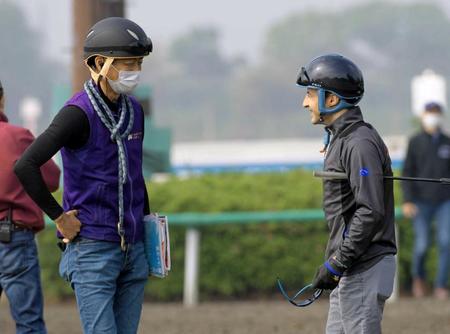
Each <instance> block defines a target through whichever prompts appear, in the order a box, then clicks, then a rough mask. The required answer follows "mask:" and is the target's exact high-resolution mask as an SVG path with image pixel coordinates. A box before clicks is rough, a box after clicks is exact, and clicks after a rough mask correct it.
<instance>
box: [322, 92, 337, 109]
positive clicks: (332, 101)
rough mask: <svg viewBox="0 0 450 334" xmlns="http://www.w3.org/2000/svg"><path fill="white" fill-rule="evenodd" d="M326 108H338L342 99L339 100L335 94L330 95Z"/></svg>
mask: <svg viewBox="0 0 450 334" xmlns="http://www.w3.org/2000/svg"><path fill="white" fill-rule="evenodd" d="M325 101H326V106H327V108H332V107H334V106H336V105H337V104H338V103H339V101H340V99H339V97H338V96H337V95H335V94H329V95H328V96H327V97H326V100H325Z"/></svg>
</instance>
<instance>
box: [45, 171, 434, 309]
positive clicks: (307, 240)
mask: <svg viewBox="0 0 450 334" xmlns="http://www.w3.org/2000/svg"><path fill="white" fill-rule="evenodd" d="M148 189H149V193H150V203H151V209H152V211H158V212H164V213H167V214H168V215H169V222H170V213H179V212H232V211H274V210H292V209H302V208H304V209H307V208H308V209H310V208H320V207H321V195H322V186H321V181H320V180H318V179H315V178H313V177H312V175H311V172H310V171H291V172H286V173H264V174H238V173H232V174H216V175H203V176H196V177H191V178H187V179H179V178H176V177H172V178H170V179H169V180H168V181H166V182H164V183H155V182H151V183H149V184H148ZM398 190H399V188H398V186H397V188H396V203H397V205H399V204H400V197H399V196H398V195H400V192H399V191H398ZM397 223H398V227H399V239H400V240H399V242H400V245H401V246H400V256H399V266H400V284H401V287H402V288H403V289H406V288H408V286H409V281H410V275H409V272H410V262H411V248H412V230H411V225H410V223H409V221H406V220H399V221H398V222H397ZM200 231H201V247H200V293H201V298H202V299H217V298H220V299H226V298H246V297H247V298H248V297H252V296H265V295H267V296H269V295H272V294H273V293H274V292H276V287H275V281H276V278H277V277H280V278H282V279H283V281H284V282H285V284H286V285H287V286H288V287H292V288H298V287H301V286H303V285H304V284H306V283H307V282H310V281H311V279H312V276H313V275H314V272H315V270H316V268H317V266H318V265H320V264H321V263H322V262H323V256H324V250H325V245H326V241H327V234H328V233H327V227H326V224H325V223H324V222H323V221H316V222H308V223H277V222H270V223H264V224H256V222H255V224H249V225H239V224H234V225H227V226H223V225H222V226H220V225H219V226H207V227H202V228H201V229H200ZM170 233H171V246H172V247H171V252H172V272H171V273H170V275H169V277H168V278H166V279H163V280H161V279H157V278H151V279H150V280H149V283H148V284H147V287H146V295H147V297H148V298H149V299H151V300H161V301H168V300H179V299H181V298H182V292H183V269H184V268H183V267H184V234H185V228H183V227H178V226H172V227H171V228H170ZM38 243H39V251H40V260H41V267H42V278H43V285H44V293H45V295H46V297H48V298H54V299H64V298H66V297H68V296H72V292H71V289H70V287H69V285H68V284H67V283H66V282H64V281H63V280H62V279H61V278H60V277H59V275H58V262H59V257H60V252H59V250H58V249H57V247H56V238H55V231H54V229H51V228H47V229H46V230H45V231H44V232H42V233H40V234H39V237H38ZM435 255H436V254H435V250H434V249H433V250H432V256H431V257H430V258H431V260H430V261H429V262H428V267H429V270H430V271H431V272H434V271H435V267H436V256H435Z"/></svg>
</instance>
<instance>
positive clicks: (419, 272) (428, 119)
mask: <svg viewBox="0 0 450 334" xmlns="http://www.w3.org/2000/svg"><path fill="white" fill-rule="evenodd" d="M442 123H443V109H442V106H441V105H439V104H438V103H435V102H429V103H427V104H426V105H425V110H424V112H423V113H422V115H421V125H422V130H421V131H420V132H419V133H418V134H416V135H415V136H413V137H412V138H411V139H410V140H409V144H408V150H407V154H406V158H405V161H404V164H403V172H402V174H403V176H412V177H426V178H448V177H450V138H449V137H448V136H447V135H445V134H444V133H443V131H442ZM402 188H403V201H404V203H403V206H402V210H403V214H404V215H405V216H406V217H407V218H412V220H413V226H414V238H415V240H414V251H413V260H412V277H413V283H412V292H413V295H414V296H415V297H424V296H425V295H426V292H427V291H426V290H427V289H426V278H427V275H426V272H425V259H426V254H427V251H428V249H429V247H430V234H431V227H432V222H433V220H436V226H435V231H436V240H437V245H438V255H439V259H438V270H437V275H436V279H435V283H434V296H435V297H436V298H438V299H442V300H445V299H448V297H449V290H448V279H449V266H450V187H446V186H442V185H440V184H436V183H422V182H403V183H402Z"/></svg>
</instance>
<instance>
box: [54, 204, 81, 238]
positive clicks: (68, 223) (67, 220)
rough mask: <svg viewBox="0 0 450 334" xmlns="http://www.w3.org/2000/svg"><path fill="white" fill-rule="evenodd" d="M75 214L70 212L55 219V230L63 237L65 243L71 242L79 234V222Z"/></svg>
mask: <svg viewBox="0 0 450 334" xmlns="http://www.w3.org/2000/svg"><path fill="white" fill-rule="evenodd" d="M77 214H78V211H77V210H70V211H67V212H64V213H63V214H62V215H61V216H59V217H58V218H56V219H55V224H56V228H57V229H58V231H59V232H60V233H61V234H62V235H63V237H64V239H63V241H64V242H65V243H67V242H69V241H71V240H72V239H73V238H75V237H76V236H77V234H78V233H79V232H80V228H81V222H80V221H79V220H78V219H77V217H76V216H77Z"/></svg>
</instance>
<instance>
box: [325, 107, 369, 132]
mask: <svg viewBox="0 0 450 334" xmlns="http://www.w3.org/2000/svg"><path fill="white" fill-rule="evenodd" d="M363 121H364V119H363V115H362V113H361V109H359V107H352V108H349V109H348V110H347V111H346V112H345V113H343V114H342V115H341V116H339V118H337V119H336V120H335V121H334V122H333V124H331V125H328V126H326V127H325V129H327V130H329V131H331V133H332V134H333V136H336V135H339V134H340V133H341V132H342V131H344V130H345V129H346V128H348V127H349V126H350V125H352V124H355V123H359V122H363Z"/></svg>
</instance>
